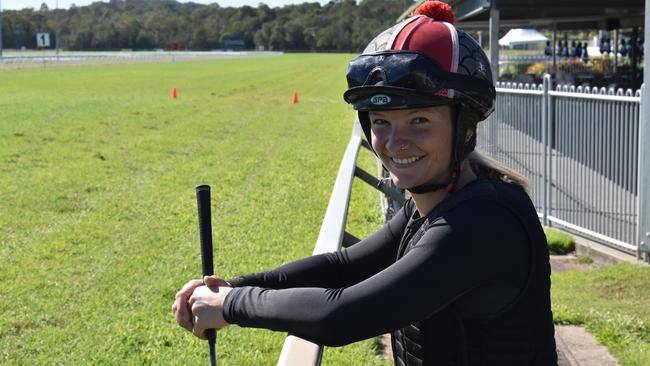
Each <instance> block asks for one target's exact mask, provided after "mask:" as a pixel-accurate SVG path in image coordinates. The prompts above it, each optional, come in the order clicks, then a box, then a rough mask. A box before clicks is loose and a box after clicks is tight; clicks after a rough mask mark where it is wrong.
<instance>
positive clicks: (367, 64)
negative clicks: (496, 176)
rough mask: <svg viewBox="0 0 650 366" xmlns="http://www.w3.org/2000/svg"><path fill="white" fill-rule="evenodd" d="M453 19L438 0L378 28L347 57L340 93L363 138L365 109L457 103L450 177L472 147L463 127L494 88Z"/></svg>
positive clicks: (484, 109)
mask: <svg viewBox="0 0 650 366" xmlns="http://www.w3.org/2000/svg"><path fill="white" fill-rule="evenodd" d="M454 21H455V18H454V14H453V12H452V11H451V7H450V6H449V5H448V4H445V3H443V2H440V1H429V2H426V3H424V4H423V5H421V6H420V7H418V9H417V10H416V11H415V15H414V16H412V17H410V18H408V19H406V20H404V21H402V22H400V23H398V24H396V25H395V26H393V27H391V28H389V29H387V30H385V31H384V32H382V33H381V34H380V35H378V36H377V37H376V38H375V39H373V40H372V41H371V42H370V44H368V46H367V47H366V49H365V50H364V51H363V53H362V54H361V55H360V56H359V57H357V58H355V59H354V60H352V61H350V63H349V65H348V70H347V75H346V77H347V81H348V90H347V91H346V92H345V93H344V94H343V98H344V99H345V101H346V102H348V103H350V104H352V106H353V108H354V109H355V110H357V112H358V114H359V121H360V122H361V126H362V127H363V130H364V133H365V135H366V138H367V139H368V141H369V142H370V120H369V118H368V111H371V110H390V109H408V108H421V107H430V106H438V105H455V106H457V108H456V109H455V111H456V112H457V113H456V116H457V117H456V121H455V129H456V132H455V135H454V139H455V142H454V151H453V154H454V162H453V163H452V164H453V165H454V166H453V167H452V178H457V176H458V173H459V166H460V162H462V161H463V160H464V159H465V158H466V157H467V156H468V155H469V153H470V152H471V151H472V150H474V147H475V146H476V136H475V134H474V135H472V136H471V137H470V138H469V139H468V138H467V131H468V129H469V128H472V129H475V128H476V124H477V123H478V122H479V121H481V120H484V119H485V118H487V117H488V116H489V115H490V113H492V111H494V103H495V99H496V90H495V88H494V82H493V79H492V71H491V68H490V62H489V60H488V58H487V56H486V55H485V53H484V52H483V50H482V49H481V47H480V45H479V44H478V43H477V42H476V41H475V40H474V39H472V37H470V36H469V35H467V34H466V33H465V32H463V31H462V30H460V29H458V28H456V27H455V26H454V25H453V23H454ZM453 185H454V184H453V183H452V184H451V187H452V188H451V189H453ZM441 187H443V188H446V189H448V190H450V189H449V187H450V183H444V184H435V185H429V186H426V187H415V188H416V189H409V190H410V191H411V192H415V193H418V192H430V191H433V190H437V189H439V188H441Z"/></svg>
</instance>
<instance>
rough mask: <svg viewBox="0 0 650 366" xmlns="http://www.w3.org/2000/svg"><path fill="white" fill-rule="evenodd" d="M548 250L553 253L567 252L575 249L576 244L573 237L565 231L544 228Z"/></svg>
mask: <svg viewBox="0 0 650 366" xmlns="http://www.w3.org/2000/svg"><path fill="white" fill-rule="evenodd" d="M544 234H546V242H547V243H548V251H549V252H550V253H551V254H567V253H570V252H572V251H574V250H575V248H576V244H575V241H574V240H573V237H572V236H571V235H569V234H567V233H565V232H562V231H559V230H555V229H550V228H544Z"/></svg>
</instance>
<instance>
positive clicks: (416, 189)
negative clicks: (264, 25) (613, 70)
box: [173, 1, 557, 366]
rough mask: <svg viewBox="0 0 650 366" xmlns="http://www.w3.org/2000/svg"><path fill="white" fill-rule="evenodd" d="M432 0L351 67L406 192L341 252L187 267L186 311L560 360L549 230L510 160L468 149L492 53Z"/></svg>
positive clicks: (446, 358) (483, 353) (409, 352)
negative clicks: (255, 265)
mask: <svg viewBox="0 0 650 366" xmlns="http://www.w3.org/2000/svg"><path fill="white" fill-rule="evenodd" d="M453 21H454V19H453V13H451V11H450V9H449V7H448V6H447V5H446V4H444V3H440V2H437V1H430V2H428V3H425V4H424V5H423V6H421V7H420V8H418V10H417V11H416V15H415V16H413V17H411V18H409V19H407V20H405V21H403V22H401V23H399V24H397V25H396V26H394V27H392V28H390V29H388V30H386V31H385V32H383V33H382V34H380V35H379V36H378V37H377V38H375V40H373V41H372V42H371V43H370V45H369V46H368V47H367V48H366V50H365V51H364V53H363V54H362V55H361V56H359V57H357V58H356V59H354V60H352V61H351V62H350V64H349V67H348V72H347V79H348V85H349V89H348V90H347V91H346V92H345V94H344V99H345V100H346V101H347V102H348V103H351V104H352V106H353V107H354V108H355V110H357V113H358V116H359V120H360V122H361V125H362V127H363V130H364V133H365V135H366V138H367V139H368V140H369V141H370V142H371V145H372V147H373V150H374V151H375V153H376V154H377V156H378V157H379V158H380V159H381V161H382V163H383V164H384V166H385V167H386V168H387V170H388V171H389V172H390V177H391V179H392V181H393V182H394V184H395V185H396V186H397V187H400V188H403V189H406V190H407V191H409V193H410V195H411V199H409V200H408V201H407V203H406V204H405V206H404V208H403V209H402V210H401V211H400V212H398V213H397V214H396V215H395V217H394V218H393V219H392V220H391V221H390V222H388V223H387V224H386V225H385V226H384V227H382V228H381V229H380V230H379V231H377V232H376V233H374V234H373V235H371V236H370V237H368V238H366V239H365V240H363V241H361V242H359V243H357V244H356V245H354V246H352V247H351V248H348V249H347V250H344V251H340V252H335V253H327V254H323V255H317V256H313V257H309V258H305V259H301V260H298V261H296V262H293V263H289V264H286V265H283V266H281V267H279V268H276V269H274V270H272V271H269V272H264V273H256V274H250V275H247V276H242V277H239V278H235V279H233V280H230V281H228V282H225V281H223V280H221V279H218V278H215V277H206V278H205V279H204V281H205V284H206V285H207V286H204V285H203V284H204V283H203V282H202V281H201V280H194V281H190V282H189V283H188V284H186V285H185V287H184V288H183V289H182V290H181V291H180V292H179V293H178V294H177V297H176V301H175V303H174V305H173V312H174V314H175V316H176V319H177V321H178V322H179V324H180V325H181V326H183V327H185V328H187V329H188V330H190V331H193V332H194V334H195V335H196V336H197V337H199V338H204V335H203V332H204V330H205V329H209V328H217V329H221V328H223V327H225V326H226V325H228V324H238V325H240V326H243V327H258V328H266V329H272V330H278V331H285V332H290V333H291V334H293V335H296V336H298V337H301V338H304V339H307V340H310V341H312V342H315V343H319V344H324V345H329V346H339V345H344V344H348V343H351V342H355V341H358V340H361V339H365V338H369V337H373V336H377V335H380V334H383V333H387V332H391V333H392V337H391V339H392V344H393V356H394V359H395V364H396V365H500V366H502V365H517V366H521V365H555V364H557V355H556V351H555V342H554V338H553V335H554V330H553V321H552V313H551V306H550V295H549V290H550V279H549V277H550V267H549V262H548V251H547V248H546V239H545V237H544V233H543V231H542V228H541V226H540V223H539V220H538V218H537V214H536V212H535V209H534V207H533V205H532V203H531V202H530V199H529V198H528V196H527V195H526V193H525V191H524V189H523V188H522V184H523V180H522V179H521V177H520V176H518V175H517V174H516V173H513V172H512V171H509V170H507V169H503V168H501V167H498V166H496V165H495V164H494V163H493V162H490V161H488V160H486V159H485V158H482V157H481V156H480V155H478V154H477V153H475V152H473V149H474V146H475V144H476V127H477V123H478V122H479V121H481V120H483V119H485V118H486V117H487V116H488V115H489V114H490V113H491V112H492V111H493V109H494V101H495V96H496V93H495V89H494V87H493V82H492V75H491V72H490V65H489V62H488V60H487V58H486V56H485V54H484V53H483V51H482V50H481V48H480V47H479V45H478V44H476V42H475V41H474V40H473V39H471V38H470V37H469V36H467V35H466V34H465V33H463V32H462V31H461V30H459V29H457V28H455V27H454V26H453V25H452V23H453Z"/></svg>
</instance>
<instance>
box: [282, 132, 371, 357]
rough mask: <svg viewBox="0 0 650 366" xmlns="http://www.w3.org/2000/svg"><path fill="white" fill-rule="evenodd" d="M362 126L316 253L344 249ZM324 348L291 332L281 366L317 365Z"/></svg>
mask: <svg viewBox="0 0 650 366" xmlns="http://www.w3.org/2000/svg"><path fill="white" fill-rule="evenodd" d="M361 135H362V132H361V126H360V125H359V122H358V121H357V122H355V123H354V128H353V129H352V138H350V142H349V143H348V147H347V148H346V149H345V154H344V155H343V161H342V162H341V166H340V167H339V172H338V174H337V176H336V182H335V183H334V189H332V195H331V196H330V201H329V204H328V205H327V211H326V212H325V217H324V219H323V224H322V225H321V229H320V233H319V234H318V240H316V246H315V247H314V252H313V254H314V255H316V254H321V253H327V252H334V251H337V250H339V249H341V245H342V244H343V236H344V234H345V222H346V220H347V216H348V206H349V203H350V193H351V191H352V181H353V180H354V175H355V169H356V165H357V155H358V154H359V148H360V146H361ZM322 354H323V347H322V346H320V345H317V344H315V343H312V342H309V341H306V340H304V339H301V338H298V337H296V336H292V335H289V336H287V338H286V339H285V340H284V346H283V347H282V352H281V353H280V358H279V359H278V366H312V365H314V366H316V365H320V361H321V357H322Z"/></svg>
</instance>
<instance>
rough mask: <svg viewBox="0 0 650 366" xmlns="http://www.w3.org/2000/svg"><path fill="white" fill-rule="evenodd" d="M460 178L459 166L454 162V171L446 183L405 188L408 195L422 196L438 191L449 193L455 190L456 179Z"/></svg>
mask: <svg viewBox="0 0 650 366" xmlns="http://www.w3.org/2000/svg"><path fill="white" fill-rule="evenodd" d="M459 176H460V166H459V164H458V162H454V169H453V170H452V172H451V178H450V179H449V182H448V183H433V184H422V185H419V186H417V187H413V188H406V190H407V191H409V192H410V193H416V194H422V193H430V192H435V191H439V190H441V189H444V190H445V192H447V193H451V192H453V191H454V189H455V188H456V185H457V184H458V177H459Z"/></svg>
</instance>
